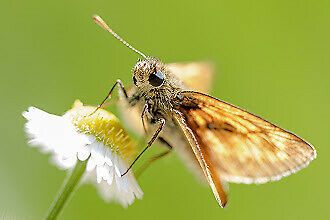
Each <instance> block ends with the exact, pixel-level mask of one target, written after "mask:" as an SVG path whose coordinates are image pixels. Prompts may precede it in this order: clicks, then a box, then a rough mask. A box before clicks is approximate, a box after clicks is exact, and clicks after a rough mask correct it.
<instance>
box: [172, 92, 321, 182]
mask: <svg viewBox="0 0 330 220" xmlns="http://www.w3.org/2000/svg"><path fill="white" fill-rule="evenodd" d="M181 95H182V97H183V100H182V102H181V105H179V106H178V107H177V110H178V112H180V114H181V116H182V117H183V120H184V123H185V124H186V126H187V127H188V129H189V131H190V132H191V133H192V135H193V136H194V138H195V140H196V141H197V144H198V145H199V147H200V148H201V151H202V153H203V154H205V155H206V156H207V157H209V158H208V161H209V162H208V163H206V166H209V167H212V169H214V170H215V172H216V174H217V178H219V179H220V178H221V179H223V180H224V181H226V182H235V183H264V182H267V181H274V180H278V179H280V178H281V177H283V176H287V175H290V174H292V173H294V172H296V171H298V170H300V169H302V168H303V167H305V166H307V165H308V163H309V162H310V161H311V160H313V159H314V158H315V157H316V151H315V149H314V148H313V146H312V145H310V144H309V143H307V142H306V141H304V140H303V139H301V138H299V137H298V136H296V135H294V134H292V133H290V132H288V131H286V130H284V129H281V128H279V127H277V126H276V125H274V124H271V123H269V122H267V121H266V120H264V119H262V118H260V117H258V116H255V115H253V114H251V113H248V112H246V111H244V110H242V109H240V108H238V107H235V106H233V105H231V104H228V103H225V102H223V101H220V100H218V99H215V98H213V97H211V96H208V95H205V94H202V93H198V92H182V93H181ZM204 166H205V165H204ZM213 177H214V175H213Z"/></svg>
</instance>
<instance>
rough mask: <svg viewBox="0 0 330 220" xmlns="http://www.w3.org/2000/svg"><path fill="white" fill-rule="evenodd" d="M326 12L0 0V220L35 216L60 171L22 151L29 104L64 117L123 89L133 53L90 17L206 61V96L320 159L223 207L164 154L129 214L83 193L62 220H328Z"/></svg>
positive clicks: (271, 6) (329, 16)
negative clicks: (271, 127) (272, 127)
mask: <svg viewBox="0 0 330 220" xmlns="http://www.w3.org/2000/svg"><path fill="white" fill-rule="evenodd" d="M329 6H330V2H329V1H326V0H317V1H311V0H291V1H287V0H272V1H271V0H269V1H264V0H254V1H245V0H213V1H211V0H204V1H191V0H180V1H178V0H166V1H154V0H144V1H119V0H115V1H114V0H94V1H91V0H83V1H78V0H71V1H64V0H57V1H41V0H31V1H20V0H10V1H9V0H1V3H0V74H1V80H0V84H1V85H0V95H1V109H0V118H1V125H0V129H1V130H0V134H1V144H0V145H1V148H0V149H1V153H0V178H1V181H0V218H2V219H41V218H42V217H43V216H44V214H45V212H46V210H47V209H48V207H49V206H50V204H51V202H52V200H53V198H54V196H55V194H56V192H57V191H58V189H59V187H60V185H61V183H62V181H63V179H64V178H65V175H66V173H65V172H63V171H60V170H58V169H57V168H56V167H54V166H52V165H51V164H50V163H49V157H48V156H46V155H43V154H41V153H39V152H38V151H37V150H35V149H31V148H29V147H28V145H27V143H26V138H25V135H24V132H23V124H24V119H23V118H22V116H21V112H22V111H24V110H25V109H27V107H28V106H30V105H34V106H37V107H39V108H42V109H44V110H47V111H49V112H52V113H56V114H62V113H63V112H64V111H66V110H67V109H68V108H69V107H70V106H71V104H72V103H73V101H74V100H75V99H76V98H79V99H81V100H82V101H83V102H85V103H88V104H98V103H99V102H100V100H101V99H102V98H103V97H104V95H105V94H106V92H107V91H108V89H109V88H110V87H111V86H112V85H113V83H114V82H115V80H116V79H118V78H120V79H122V80H123V82H124V83H125V84H129V83H130V82H131V73H130V70H131V68H132V66H133V65H134V63H135V62H136V60H137V58H138V57H137V55H136V54H134V53H133V52H131V51H129V50H128V49H126V48H125V47H124V46H123V45H122V44H120V43H119V42H118V41H116V40H114V39H113V38H112V37H111V36H110V35H109V34H107V33H106V32H105V31H103V30H101V29H100V28H99V27H98V26H96V25H95V24H94V23H93V22H92V19H91V16H92V15H93V14H95V13H97V14H100V15H102V16H103V18H104V19H105V20H106V21H108V22H109V23H110V24H111V26H112V27H113V28H114V30H116V31H117V32H118V33H120V34H121V35H122V36H123V37H124V38H125V39H127V41H129V42H130V43H132V44H133V45H134V46H136V47H137V48H138V49H141V50H142V51H143V52H144V53H146V54H148V55H153V56H158V57H159V58H161V59H162V60H163V61H164V62H179V61H198V60H207V61H212V62H213V63H214V64H215V66H216V70H217V71H216V76H215V79H216V80H215V81H214V88H213V90H212V93H211V94H212V95H214V96H216V97H219V98H221V99H223V100H226V101H229V102H231V103H233V104H236V105H239V106H241V107H244V108H246V109H248V110H250V111H252V112H254V113H256V114H258V115H261V116H263V117H265V118H267V119H268V120H270V121H272V122H274V123H276V124H279V125H281V126H282V127H284V128H286V129H289V130H292V131H293V132H295V133H297V134H298V135H300V136H302V137H303V138H305V139H307V140H308V141H309V142H311V143H313V144H314V146H315V147H316V149H317V151H318V155H319V156H318V158H317V159H316V160H315V161H314V162H312V163H311V165H310V166H309V167H308V168H307V169H304V170H303V171H301V172H299V173H297V174H295V175H292V176H290V177H288V178H285V179H283V180H281V181H279V182H275V183H268V184H264V185H258V186H257V185H235V184H231V186H230V201H229V206H228V207H227V208H226V209H221V208H219V207H218V205H217V203H216V201H215V199H214V197H213V195H212V193H211V190H210V189H209V188H208V187H207V186H203V185H202V184H200V183H199V182H198V181H196V178H195V177H194V176H193V175H191V173H190V172H189V171H188V170H187V169H186V167H185V166H184V165H183V163H182V162H181V161H180V160H179V158H178V157H177V156H176V155H175V154H172V155H171V156H169V157H167V158H166V159H164V160H162V161H159V162H158V163H156V164H154V165H153V166H152V167H151V168H150V169H149V170H147V171H146V172H145V173H144V174H143V175H142V176H141V178H140V179H139V183H140V185H141V187H142V188H143V190H144V193H145V196H144V198H143V200H141V201H136V202H135V203H134V204H133V205H132V206H130V207H129V208H128V209H124V208H122V207H121V206H119V205H117V204H107V203H105V202H103V201H102V200H101V198H100V197H99V196H98V195H97V193H96V190H95V188H94V187H93V186H90V185H84V186H82V187H81V188H79V189H78V190H77V192H76V194H75V195H74V196H73V198H72V200H71V201H70V202H69V203H68V205H67V206H66V208H65V210H64V212H63V213H62V215H61V216H60V219H145V220H146V219H231V220H234V219H245V220H248V219H254V220H256V219H263V220H271V219H276V220H278V219H281V220H285V219H290V220H293V219H330V210H329V197H330V190H329V186H330V175H329V174H330V173H329V168H330V162H329V160H330V159H329V157H330V154H329V153H330V140H329V139H330V138H329V136H330V132H329V131H330V129H329V124H330V120H329V109H330V103H329V98H330V72H329V70H330V30H329V28H330V13H329V11H330V7H329ZM155 149H156V148H155ZM151 152H152V151H151ZM151 152H148V154H146V155H145V156H144V157H145V158H147V157H149V156H151V154H152V153H151Z"/></svg>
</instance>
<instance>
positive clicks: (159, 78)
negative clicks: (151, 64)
mask: <svg viewBox="0 0 330 220" xmlns="http://www.w3.org/2000/svg"><path fill="white" fill-rule="evenodd" d="M164 79H165V77H164V74H163V73H162V72H161V71H157V72H154V73H152V74H150V76H149V83H150V84H151V85H152V86H155V87H158V86H161V85H162V84H163V82H164Z"/></svg>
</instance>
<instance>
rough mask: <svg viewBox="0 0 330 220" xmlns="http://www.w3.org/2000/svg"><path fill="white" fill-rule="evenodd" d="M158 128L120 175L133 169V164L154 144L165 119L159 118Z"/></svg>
mask: <svg viewBox="0 0 330 220" xmlns="http://www.w3.org/2000/svg"><path fill="white" fill-rule="evenodd" d="M156 123H157V124H158V128H157V129H156V131H155V133H154V134H153V135H152V137H151V139H150V140H149V141H148V144H147V146H146V147H145V148H144V149H143V150H142V152H141V153H140V154H139V155H138V156H137V157H136V158H135V160H134V161H133V162H132V163H131V165H130V166H129V167H128V169H127V170H126V171H125V172H124V173H123V174H122V175H121V176H124V175H125V174H126V173H128V171H129V170H130V169H131V168H132V167H133V165H134V164H135V162H136V161H137V160H138V159H139V158H140V157H141V156H142V154H143V153H144V152H145V151H146V150H147V149H148V148H149V147H150V146H151V145H152V144H153V143H154V141H155V140H156V139H157V137H158V135H159V133H160V132H161V131H162V130H163V128H164V125H165V119H164V118H160V119H159V120H158V121H157V122H156Z"/></svg>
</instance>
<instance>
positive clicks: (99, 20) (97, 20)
mask: <svg viewBox="0 0 330 220" xmlns="http://www.w3.org/2000/svg"><path fill="white" fill-rule="evenodd" d="M93 20H94V21H95V23H96V24H98V25H99V26H100V27H101V28H103V29H104V30H106V31H108V32H109V33H110V34H112V35H113V36H114V37H115V38H117V40H119V41H120V42H122V43H123V44H124V45H125V46H126V47H128V48H129V49H131V50H133V51H134V52H135V53H138V54H140V55H141V56H142V57H143V58H144V59H146V58H147V56H146V55H144V54H143V53H142V52H141V51H139V50H137V49H135V48H134V47H133V46H131V45H130V44H129V43H127V42H126V41H125V40H124V39H123V38H121V37H120V36H119V35H118V34H116V32H114V31H113V30H112V29H111V28H110V27H109V26H108V25H107V23H105V21H103V19H102V18H101V17H100V16H98V15H94V16H93Z"/></svg>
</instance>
